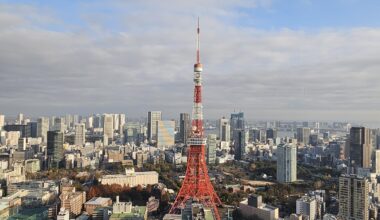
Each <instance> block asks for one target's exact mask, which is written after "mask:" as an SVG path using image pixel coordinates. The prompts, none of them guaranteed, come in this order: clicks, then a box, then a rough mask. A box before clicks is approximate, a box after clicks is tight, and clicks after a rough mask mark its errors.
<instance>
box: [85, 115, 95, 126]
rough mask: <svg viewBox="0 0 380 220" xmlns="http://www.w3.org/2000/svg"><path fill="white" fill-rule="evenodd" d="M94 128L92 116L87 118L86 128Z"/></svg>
mask: <svg viewBox="0 0 380 220" xmlns="http://www.w3.org/2000/svg"><path fill="white" fill-rule="evenodd" d="M93 127H94V116H92V115H91V116H88V117H87V120H86V128H88V129H91V128H93Z"/></svg>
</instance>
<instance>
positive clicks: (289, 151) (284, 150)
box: [276, 144, 297, 183]
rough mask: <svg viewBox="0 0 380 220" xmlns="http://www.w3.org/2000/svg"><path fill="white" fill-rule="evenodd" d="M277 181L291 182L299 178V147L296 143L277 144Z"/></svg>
mask: <svg viewBox="0 0 380 220" xmlns="http://www.w3.org/2000/svg"><path fill="white" fill-rule="evenodd" d="M276 156H277V181H278V182H280V183H289V182H294V181H296V180H297V147H296V146H295V145H294V144H280V145H278V146H277V151H276Z"/></svg>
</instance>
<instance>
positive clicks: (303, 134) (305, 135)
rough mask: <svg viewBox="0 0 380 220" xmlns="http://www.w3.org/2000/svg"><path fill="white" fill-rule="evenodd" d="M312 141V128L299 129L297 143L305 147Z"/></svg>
mask: <svg viewBox="0 0 380 220" xmlns="http://www.w3.org/2000/svg"><path fill="white" fill-rule="evenodd" d="M309 139H310V128H306V127H303V128H297V142H298V143H302V144H304V145H308V144H309Z"/></svg>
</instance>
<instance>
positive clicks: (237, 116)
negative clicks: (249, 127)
mask: <svg viewBox="0 0 380 220" xmlns="http://www.w3.org/2000/svg"><path fill="white" fill-rule="evenodd" d="M230 125H231V134H233V133H234V130H237V129H245V121H244V112H238V113H232V114H231V119H230Z"/></svg>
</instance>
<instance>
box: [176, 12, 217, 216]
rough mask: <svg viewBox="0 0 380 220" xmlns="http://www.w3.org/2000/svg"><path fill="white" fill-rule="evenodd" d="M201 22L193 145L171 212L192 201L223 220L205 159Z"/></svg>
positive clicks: (177, 210) (196, 67)
mask: <svg viewBox="0 0 380 220" xmlns="http://www.w3.org/2000/svg"><path fill="white" fill-rule="evenodd" d="M199 34H200V29H199V19H198V28H197V63H196V64H194V83H195V87H194V104H193V119H192V132H191V137H190V138H189V139H188V143H187V144H188V145H189V146H190V148H189V150H188V156H187V168H186V176H185V179H184V181H183V183H182V187H181V189H180V190H179V192H178V195H177V198H176V200H175V201H174V204H173V206H172V208H171V209H170V213H178V212H179V210H180V209H183V208H184V207H185V203H186V201H188V200H189V199H192V200H193V201H194V202H198V203H201V204H203V206H204V207H206V208H211V209H212V210H213V213H214V216H215V219H217V220H220V216H219V212H218V208H217V206H220V205H222V202H221V201H220V199H219V197H218V195H217V194H216V192H215V190H214V187H213V185H212V184H211V181H210V177H209V175H208V170H207V165H206V160H205V145H206V139H205V138H204V134H203V114H202V77H201V72H202V64H201V63H200V42H199Z"/></svg>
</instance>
